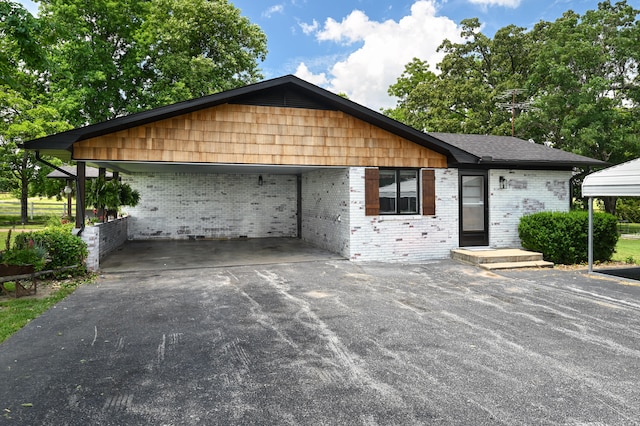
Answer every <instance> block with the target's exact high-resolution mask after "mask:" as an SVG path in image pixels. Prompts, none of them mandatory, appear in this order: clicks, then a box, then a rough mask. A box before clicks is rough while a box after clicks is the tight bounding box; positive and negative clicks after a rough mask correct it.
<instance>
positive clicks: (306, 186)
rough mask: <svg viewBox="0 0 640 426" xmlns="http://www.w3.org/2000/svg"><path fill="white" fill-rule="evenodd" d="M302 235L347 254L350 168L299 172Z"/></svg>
mask: <svg viewBox="0 0 640 426" xmlns="http://www.w3.org/2000/svg"><path fill="white" fill-rule="evenodd" d="M301 214H302V216H301V217H302V235H301V237H302V239H303V240H304V241H308V242H310V243H311V244H314V245H316V246H318V247H322V248H324V249H327V250H329V251H332V252H334V253H339V254H341V255H342V256H344V257H349V256H350V253H349V239H350V235H349V234H350V229H349V214H350V210H349V169H323V170H320V171H314V172H309V173H304V174H303V175H302V212H301Z"/></svg>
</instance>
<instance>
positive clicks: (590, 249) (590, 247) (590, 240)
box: [587, 197, 593, 273]
mask: <svg viewBox="0 0 640 426" xmlns="http://www.w3.org/2000/svg"><path fill="white" fill-rule="evenodd" d="M587 238H588V241H587V247H588V249H587V253H588V254H587V258H588V262H589V269H588V272H589V273H592V272H593V197H589V236H588V237H587Z"/></svg>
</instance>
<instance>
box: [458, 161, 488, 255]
mask: <svg viewBox="0 0 640 426" xmlns="http://www.w3.org/2000/svg"><path fill="white" fill-rule="evenodd" d="M466 176H480V177H482V178H483V183H484V187H483V194H484V230H482V231H466V232H465V231H463V230H462V223H463V215H464V208H463V206H462V202H463V199H462V181H463V178H464V177H466ZM458 214H459V220H458V224H459V244H460V247H473V246H488V245H489V173H488V171H487V170H480V169H475V170H472V169H467V170H459V171H458Z"/></svg>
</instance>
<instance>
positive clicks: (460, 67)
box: [386, 1, 640, 163]
mask: <svg viewBox="0 0 640 426" xmlns="http://www.w3.org/2000/svg"><path fill="white" fill-rule="evenodd" d="M639 13H640V11H639V10H637V9H634V8H633V7H632V6H630V5H629V4H627V2H626V1H621V2H618V3H615V4H612V3H611V2H610V1H604V2H602V3H600V4H599V5H598V8H597V9H596V10H590V11H587V12H586V13H585V14H584V15H582V16H581V15H578V14H576V13H574V12H572V11H568V12H566V13H565V14H564V15H563V16H562V17H561V18H559V19H557V20H556V21H554V22H544V21H541V22H539V23H538V24H537V25H535V27H534V28H533V29H532V30H530V31H527V30H526V29H524V28H520V27H515V26H513V25H510V26H507V27H504V28H502V29H500V30H498V31H497V32H496V33H495V35H494V37H493V38H489V37H487V36H485V35H484V34H482V32H481V31H480V23H479V21H478V20H477V19H468V20H464V21H462V23H461V26H462V32H461V35H462V37H463V42H462V43H453V42H451V41H448V40H445V41H444V42H443V43H442V45H441V46H440V49H441V50H442V51H443V52H444V53H445V56H444V58H443V59H442V61H441V62H440V63H439V64H437V65H436V68H435V69H436V71H437V72H431V71H429V69H430V66H432V65H433V64H428V63H426V62H424V61H421V60H420V59H414V60H413V61H412V62H410V63H409V64H407V65H406V67H405V71H404V73H403V74H402V75H401V76H400V77H399V78H398V80H397V82H396V83H395V84H393V85H392V86H391V87H390V88H389V93H390V94H391V95H394V96H396V97H398V103H397V106H396V107H395V108H393V109H391V110H388V111H386V113H387V114H388V115H389V116H391V117H393V118H395V119H398V120H401V121H403V122H405V123H407V124H410V125H412V126H414V127H417V128H419V129H423V130H425V131H442V132H462V133H478V134H494V135H509V134H511V131H512V123H511V117H512V116H511V113H512V112H513V115H514V118H515V119H514V123H513V124H514V128H515V129H514V130H515V135H516V136H518V137H521V138H523V139H533V140H534V141H536V142H538V143H545V142H547V143H551V144H552V145H553V146H554V147H556V148H560V149H564V150H567V151H571V152H575V153H578V154H582V155H586V156H590V157H593V158H597V159H601V160H604V161H609V162H611V163H619V162H622V161H625V160H628V159H630V158H634V157H637V155H638V153H639V152H640V151H639V149H640V136H639V130H640V126H639V124H638V123H640V120H638V118H640V117H639V116H640V108H639V106H640V77H639V70H638V64H640V21H639V20H638V15H639ZM509 94H512V95H513V97H512V98H509ZM505 95H506V96H505ZM505 98H506V99H505ZM513 101H515V102H513ZM510 102H511V105H512V106H514V105H515V108H512V109H511V110H510V108H509V103H510ZM500 104H502V106H500Z"/></svg>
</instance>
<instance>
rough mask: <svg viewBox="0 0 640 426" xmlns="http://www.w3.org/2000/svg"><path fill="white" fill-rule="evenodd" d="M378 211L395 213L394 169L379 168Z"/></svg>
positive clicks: (396, 194) (396, 185) (395, 188)
mask: <svg viewBox="0 0 640 426" xmlns="http://www.w3.org/2000/svg"><path fill="white" fill-rule="evenodd" d="M379 188H380V213H396V198H397V196H398V184H397V182H396V172H395V170H380V187H379Z"/></svg>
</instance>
